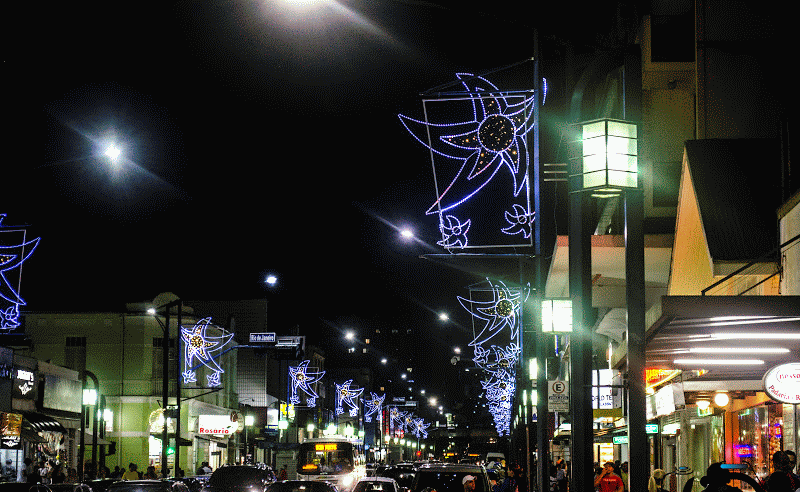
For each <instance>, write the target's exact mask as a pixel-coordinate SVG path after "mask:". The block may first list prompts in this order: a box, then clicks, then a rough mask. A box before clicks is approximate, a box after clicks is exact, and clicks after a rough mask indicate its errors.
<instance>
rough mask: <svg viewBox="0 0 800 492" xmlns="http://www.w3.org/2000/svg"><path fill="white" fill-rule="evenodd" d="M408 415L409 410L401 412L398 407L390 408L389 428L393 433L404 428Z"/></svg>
mask: <svg viewBox="0 0 800 492" xmlns="http://www.w3.org/2000/svg"><path fill="white" fill-rule="evenodd" d="M406 415H408V412H401V411H400V410H398V409H397V407H392V408H391V410H389V428H390V430H391V432H392V434H394V433H395V432H396V431H402V430H403V428H404V423H405V418H406Z"/></svg>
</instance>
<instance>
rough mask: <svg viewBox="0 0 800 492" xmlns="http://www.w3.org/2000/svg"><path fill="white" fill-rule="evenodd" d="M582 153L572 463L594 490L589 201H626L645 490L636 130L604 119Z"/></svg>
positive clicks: (576, 186)
mask: <svg viewBox="0 0 800 492" xmlns="http://www.w3.org/2000/svg"><path fill="white" fill-rule="evenodd" d="M580 140H581V154H580V156H578V158H576V159H573V160H572V162H571V165H570V177H569V180H570V186H569V191H570V227H569V245H570V248H569V255H570V258H569V271H570V274H569V277H570V297H572V310H573V324H574V328H573V336H572V339H571V345H572V348H571V351H572V358H571V361H572V371H571V374H572V377H571V382H572V389H571V391H570V393H571V395H573V396H572V398H571V405H572V437H573V439H572V445H573V449H572V463H573V484H574V486H575V488H576V489H577V490H584V489H585V490H589V489H591V488H592V487H593V482H594V480H593V477H594V471H593V470H592V468H591V463H593V461H594V460H593V455H592V448H593V442H594V439H593V428H592V426H593V421H594V419H593V410H592V401H591V398H592V397H591V395H592V392H591V391H590V389H591V387H592V378H591V368H592V333H591V327H592V326H593V319H592V286H591V273H592V270H591V235H592V230H591V229H592V227H591V223H590V222H589V220H588V217H587V215H588V214H587V213H586V211H587V209H588V200H589V195H590V194H591V196H594V197H597V198H606V197H610V196H616V195H619V194H620V193H624V195H625V271H626V273H625V276H626V278H625V284H626V287H625V288H626V300H627V302H626V304H627V310H628V359H627V360H628V385H629V386H628V436H629V438H628V441H629V451H630V470H631V474H630V488H631V490H646V488H647V472H646V470H648V469H649V463H648V456H649V453H648V452H647V435H646V432H645V423H646V417H645V406H644V403H645V395H644V232H643V229H642V219H643V212H642V198H641V194H642V192H641V189H639V180H638V174H637V173H638V144H637V125H636V124H635V123H632V122H629V121H625V120H615V119H610V118H603V119H599V120H594V121H589V122H585V123H581V139H580Z"/></svg>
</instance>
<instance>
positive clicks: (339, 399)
mask: <svg viewBox="0 0 800 492" xmlns="http://www.w3.org/2000/svg"><path fill="white" fill-rule="evenodd" d="M352 383H353V380H352V379H348V380H347V381H345V382H344V383H342V384H336V383H334V384H336V415H341V414H342V413H344V406H345V405H347V407H348V408H349V410H350V416H351V417H355V416H356V415H358V397H360V396H361V393H363V392H364V388H351V387H350V385H351V384H352Z"/></svg>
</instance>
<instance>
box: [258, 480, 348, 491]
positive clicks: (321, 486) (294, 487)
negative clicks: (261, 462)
mask: <svg viewBox="0 0 800 492" xmlns="http://www.w3.org/2000/svg"><path fill="white" fill-rule="evenodd" d="M335 490H336V489H333V488H332V487H331V486H330V484H328V483H325V482H301V481H288V482H278V483H273V484H272V485H270V486H269V488H267V492H335Z"/></svg>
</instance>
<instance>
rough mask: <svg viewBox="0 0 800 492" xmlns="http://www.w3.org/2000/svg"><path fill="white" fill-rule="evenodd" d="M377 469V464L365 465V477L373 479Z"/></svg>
mask: <svg viewBox="0 0 800 492" xmlns="http://www.w3.org/2000/svg"><path fill="white" fill-rule="evenodd" d="M377 469H378V464H377V463H367V465H366V470H367V476H368V477H374V476H375V472H376V471H377Z"/></svg>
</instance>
